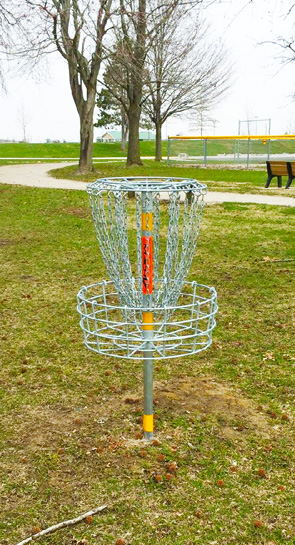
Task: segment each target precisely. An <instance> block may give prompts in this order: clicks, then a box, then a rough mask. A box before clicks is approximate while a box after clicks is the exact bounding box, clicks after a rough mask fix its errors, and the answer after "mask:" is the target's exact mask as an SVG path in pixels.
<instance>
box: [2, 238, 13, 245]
mask: <svg viewBox="0 0 295 545" xmlns="http://www.w3.org/2000/svg"><path fill="white" fill-rule="evenodd" d="M12 244H14V241H13V240H9V239H5V238H2V239H0V247H1V246H11V245H12Z"/></svg>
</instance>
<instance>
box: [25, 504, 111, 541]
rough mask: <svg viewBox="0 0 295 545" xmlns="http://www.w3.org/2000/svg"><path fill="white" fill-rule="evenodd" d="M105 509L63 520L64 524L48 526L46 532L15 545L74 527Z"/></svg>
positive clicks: (102, 507) (42, 531)
mask: <svg viewBox="0 0 295 545" xmlns="http://www.w3.org/2000/svg"><path fill="white" fill-rule="evenodd" d="M106 508H107V505H101V507H97V508H96V509H92V510H91V511H88V513H85V514H84V515H80V517H77V518H75V519H71V520H65V521H64V522H60V523H59V524H55V525H54V526H50V527H49V528H46V530H41V532H38V534H34V535H32V536H30V537H27V539H24V540H23V541H20V542H19V543H17V545H25V543H30V542H31V541H33V540H35V539H39V538H40V537H43V536H46V535H47V534H53V532H56V531H57V530H61V528H66V527H67V526H74V525H75V524H78V523H79V522H82V521H83V520H85V519H86V518H87V517H92V516H93V515H96V514H97V513H99V512H100V511H103V510H104V509H106Z"/></svg>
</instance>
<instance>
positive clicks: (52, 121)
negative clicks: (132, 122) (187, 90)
mask: <svg viewBox="0 0 295 545" xmlns="http://www.w3.org/2000/svg"><path fill="white" fill-rule="evenodd" d="M288 5H289V0H268V1H267V0H253V1H252V2H250V3H249V0H228V1H226V0H223V1H221V2H219V3H218V2H215V3H214V5H213V6H212V7H211V8H210V9H208V12H207V20H208V21H209V23H210V24H211V37H212V38H215V39H216V47H218V44H219V43H220V37H221V39H222V40H223V41H224V42H225V44H226V46H227V49H228V54H229V59H230V60H231V62H232V63H233V76H232V83H231V87H230V90H229V92H228V93H227V95H226V97H225V98H224V99H223V100H222V102H221V103H220V104H219V106H218V107H217V108H216V109H215V110H214V111H212V112H210V115H211V117H213V118H214V119H216V120H217V122H216V125H215V134H216V135H223V134H224V135H231V134H232V135H234V134H237V133H238V122H239V120H240V119H241V120H244V119H247V118H249V117H250V118H251V119H254V118H258V119H261V118H271V132H272V134H282V133H285V132H286V131H288V132H290V131H293V132H295V103H294V102H292V98H291V95H292V93H294V92H295V62H294V63H290V64H289V65H287V66H286V67H285V68H282V63H281V60H280V59H279V55H278V53H279V52H278V49H276V48H275V47H274V46H273V45H272V44H267V43H263V42H267V41H269V40H272V39H273V38H274V37H275V36H276V35H282V36H285V37H289V35H290V29H291V23H292V19H293V18H294V17H295V13H294V14H293V13H291V15H290V16H289V17H287V18H286V17H285V16H284V13H283V10H284V9H285V12H286V8H287V6H288ZM243 8H244V9H243ZM294 11H295V10H294ZM45 74H46V75H45ZM6 85H7V92H6V94H5V93H3V92H1V95H0V139H15V140H21V139H22V138H23V132H22V127H21V121H20V120H21V118H24V119H25V122H26V123H25V124H26V129H27V139H28V140H29V141H31V142H38V141H41V142H42V141H45V140H46V139H47V138H48V139H51V140H66V141H68V142H71V141H78V140H79V120H78V114H77V112H76V109H75V106H74V102H73V99H72V96H71V92H70V86H69V82H68V74H67V66H66V63H65V62H64V61H63V60H62V59H61V58H60V56H59V55H56V56H51V58H50V61H48V66H47V67H46V68H44V69H43V76H41V77H38V78H37V76H36V75H34V76H33V75H30V74H26V75H24V76H23V77H21V78H20V77H19V78H18V77H15V76H14V77H12V75H10V74H9V73H8V74H7V76H6ZM293 120H294V121H293ZM263 127H264V125H263V124H261V125H258V128H263ZM206 132H207V134H213V133H214V129H213V127H211V128H208V129H207V130H206ZM258 132H261V131H260V130H258ZM193 133H195V134H199V132H198V131H197V129H193V128H192V126H191V124H190V123H189V122H188V121H187V120H179V119H176V120H175V119H174V120H169V121H168V123H167V127H166V126H165V127H164V131H163V136H164V137H165V136H166V135H167V134H168V135H170V136H172V135H175V134H183V135H184V134H193ZM100 134H101V129H95V137H97V136H99V135H100Z"/></svg>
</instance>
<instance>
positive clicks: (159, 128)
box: [155, 122, 162, 161]
mask: <svg viewBox="0 0 295 545" xmlns="http://www.w3.org/2000/svg"><path fill="white" fill-rule="evenodd" d="M155 161H162V124H161V123H160V122H157V123H156V155H155Z"/></svg>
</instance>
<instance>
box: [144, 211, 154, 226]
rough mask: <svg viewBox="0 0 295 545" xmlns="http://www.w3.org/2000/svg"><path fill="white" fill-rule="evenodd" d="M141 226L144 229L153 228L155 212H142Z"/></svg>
mask: <svg viewBox="0 0 295 545" xmlns="http://www.w3.org/2000/svg"><path fill="white" fill-rule="evenodd" d="M141 228H142V230H143V231H152V230H153V213H152V212H143V213H142V214H141Z"/></svg>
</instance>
